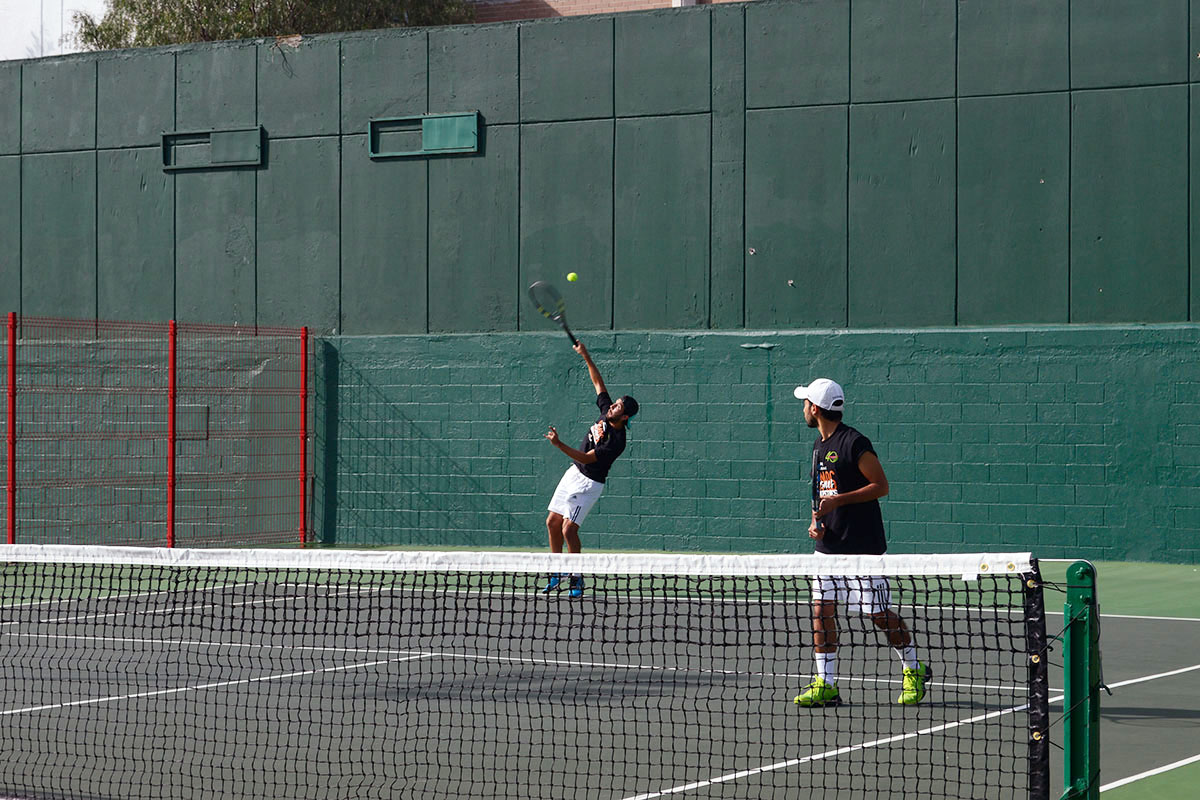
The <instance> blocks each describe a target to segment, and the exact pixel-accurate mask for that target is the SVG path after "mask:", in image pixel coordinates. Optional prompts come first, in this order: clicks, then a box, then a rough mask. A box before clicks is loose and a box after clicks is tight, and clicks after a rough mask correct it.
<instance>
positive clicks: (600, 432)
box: [575, 392, 625, 483]
mask: <svg viewBox="0 0 1200 800" xmlns="http://www.w3.org/2000/svg"><path fill="white" fill-rule="evenodd" d="M596 405H597V406H599V407H600V419H598V420H596V422H595V424H594V425H592V427H591V428H589V429H588V435H587V438H586V439H584V440H583V444H581V445H579V449H580V450H581V451H582V452H584V453H586V452H587V451H589V450H595V451H596V460H595V461H593V462H592V463H591V464H580V463H579V462H578V461H576V462H575V466H577V467H579V471H580V472H582V473H583V474H584V475H586V476H588V477H589V478H591V479H592V480H594V481H599V482H600V483H604V479H605V478H607V477H608V471H609V469H611V468H612V465H613V462H614V461H616V460H617V456H619V455H621V453H623V452H625V429H624V428H617V427H615V426H613V425H610V424H608V420H606V419H605V418H604V415H605V414H607V413H608V407H609V406H611V405H612V398H610V397H609V396H608V392H601V393H600V394H598V395H596Z"/></svg>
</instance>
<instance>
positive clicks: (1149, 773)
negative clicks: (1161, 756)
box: [1100, 755, 1200, 792]
mask: <svg viewBox="0 0 1200 800" xmlns="http://www.w3.org/2000/svg"><path fill="white" fill-rule="evenodd" d="M1197 761H1200V755H1194V756H1192V757H1191V758H1185V759H1183V760H1182V761H1176V762H1175V763H1174V764H1167V765H1166V766H1162V767H1159V768H1157V769H1151V770H1147V771H1146V772H1140V773H1138V774H1137V775H1130V776H1129V777H1128V778H1122V779H1121V780H1119V781H1113V782H1112V783H1106V784H1105V785H1103V786H1101V787H1100V791H1102V792H1107V791H1108V790H1109V789H1116V788H1117V787H1118V786H1124V785H1125V784H1127V783H1133V782H1134V781H1140V780H1141V779H1142V778H1149V777H1151V776H1152V775H1161V774H1162V773H1164V772H1170V771H1171V770H1173V769H1179V768H1180V767H1186V766H1187V765H1188V764H1195V763H1196V762H1197Z"/></svg>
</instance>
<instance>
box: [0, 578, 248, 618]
mask: <svg viewBox="0 0 1200 800" xmlns="http://www.w3.org/2000/svg"><path fill="white" fill-rule="evenodd" d="M254 585H255V584H254V582H253V581H250V582H247V583H224V584H221V585H219V586H208V587H201V588H197V589H193V590H191V591H197V592H219V591H221V590H222V589H236V588H238V587H241V586H254ZM164 594H179V590H178V589H176V590H173V591H158V592H130V593H129V594H105V595H97V596H95V597H66V598H62V597H51V598H47V599H46V600H30V601H28V602H25V603H0V611H4V610H6V609H10V608H33V607H34V606H44V605H48V604H50V603H83V602H88V603H92V602H97V601H101V602H102V601H107V600H127V599H129V598H131V597H157V596H159V595H164ZM5 624H11V623H5Z"/></svg>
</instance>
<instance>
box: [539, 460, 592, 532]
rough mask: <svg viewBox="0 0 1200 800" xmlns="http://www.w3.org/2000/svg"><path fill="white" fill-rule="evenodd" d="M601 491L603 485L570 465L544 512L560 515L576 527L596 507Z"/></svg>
mask: <svg viewBox="0 0 1200 800" xmlns="http://www.w3.org/2000/svg"><path fill="white" fill-rule="evenodd" d="M603 491H604V484H603V483H601V482H600V481H594V480H592V479H591V478H589V477H588V476H587V475H584V474H583V473H582V472H580V471H579V467H577V466H575V465H574V464H572V465H571V466H569V467H567V471H566V472H564V473H563V476H562V480H560V481H559V482H558V488H557V489H555V490H554V496H553V497H551V498H550V505H549V507H548V508H547V509H546V510H547V511H553V512H554V513H555V514H562V515H563V516H564V517H566V518H567V519H569V520H571V522H574V523H575V524H576V525H582V524H583V520H584V518H585V517H586V516H587V515H588V512H589V511H591V510H592V506H594V505H596V501H597V500H599V499H600V493H601V492H603Z"/></svg>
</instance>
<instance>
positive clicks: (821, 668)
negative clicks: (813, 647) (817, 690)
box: [817, 652, 837, 683]
mask: <svg viewBox="0 0 1200 800" xmlns="http://www.w3.org/2000/svg"><path fill="white" fill-rule="evenodd" d="M817 677H818V678H820V679H821V680H823V681H825V682H826V683H837V653H836V652H833V653H817Z"/></svg>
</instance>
